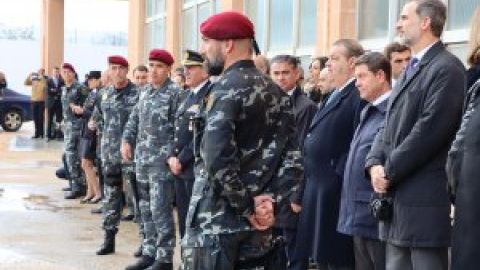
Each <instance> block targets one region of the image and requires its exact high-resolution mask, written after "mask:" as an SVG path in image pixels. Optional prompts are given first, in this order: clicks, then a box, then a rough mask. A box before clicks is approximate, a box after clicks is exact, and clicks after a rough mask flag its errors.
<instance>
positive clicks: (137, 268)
mask: <svg viewBox="0 0 480 270" xmlns="http://www.w3.org/2000/svg"><path fill="white" fill-rule="evenodd" d="M154 262H155V259H154V258H152V257H150V256H147V255H143V256H142V257H140V259H138V261H137V262H136V263H134V264H131V265H129V266H127V268H125V270H143V269H147V268H148V267H150V266H152V265H153V263H154Z"/></svg>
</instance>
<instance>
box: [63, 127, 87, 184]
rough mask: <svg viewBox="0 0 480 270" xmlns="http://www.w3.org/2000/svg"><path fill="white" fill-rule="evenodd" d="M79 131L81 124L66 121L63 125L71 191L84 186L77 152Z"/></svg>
mask: <svg viewBox="0 0 480 270" xmlns="http://www.w3.org/2000/svg"><path fill="white" fill-rule="evenodd" d="M80 133H81V126H80V125H79V124H78V123H67V125H66V126H65V157H66V159H67V166H68V171H69V173H70V180H71V181H72V191H80V190H82V189H84V188H85V180H84V177H83V173H82V166H81V161H80V154H79V152H78V147H79V144H80V137H81V134H80Z"/></svg>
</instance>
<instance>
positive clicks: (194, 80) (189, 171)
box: [167, 50, 210, 237]
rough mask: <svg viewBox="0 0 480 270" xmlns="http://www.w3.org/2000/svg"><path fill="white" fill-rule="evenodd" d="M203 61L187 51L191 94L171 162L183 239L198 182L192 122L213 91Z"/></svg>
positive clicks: (180, 113) (179, 115)
mask: <svg viewBox="0 0 480 270" xmlns="http://www.w3.org/2000/svg"><path fill="white" fill-rule="evenodd" d="M203 62H204V59H203V57H202V56H201V55H200V54H199V53H197V52H195V51H190V50H187V51H186V52H185V57H184V60H183V67H184V70H185V84H186V85H187V87H188V89H189V91H190V92H189V93H188V95H187V96H186V98H185V100H184V101H183V102H182V104H181V105H180V106H179V108H178V110H177V112H176V114H175V135H174V136H175V137H174V142H173V144H172V145H171V146H170V149H169V154H168V159H167V162H168V165H169V167H170V170H171V171H172V174H173V175H174V177H175V181H174V183H175V201H176V205H177V210H178V221H179V222H178V223H179V227H180V236H181V237H183V235H184V234H185V219H186V217H187V212H188V204H189V203H190V198H191V197H192V188H193V182H195V175H194V173H193V164H194V161H195V160H194V145H193V144H194V142H193V122H192V121H193V119H194V118H195V117H196V116H197V114H198V113H199V110H200V106H201V104H202V103H203V102H204V99H205V96H206V95H207V94H208V91H209V90H210V81H209V80H208V74H207V71H206V70H205V68H204V67H203ZM195 143H199V142H195Z"/></svg>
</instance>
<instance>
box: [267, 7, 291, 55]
mask: <svg viewBox="0 0 480 270" xmlns="http://www.w3.org/2000/svg"><path fill="white" fill-rule="evenodd" d="M270 9H271V12H270V29H269V30H270V48H269V49H270V50H283V49H289V48H291V47H292V43H293V1H275V2H273V1H272V3H271V7H270ZM262 17H263V16H262Z"/></svg>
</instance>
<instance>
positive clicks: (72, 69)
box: [62, 63, 76, 73]
mask: <svg viewBox="0 0 480 270" xmlns="http://www.w3.org/2000/svg"><path fill="white" fill-rule="evenodd" d="M62 68H63V69H69V70H70V71H71V72H73V73H76V72H75V68H74V67H73V65H72V64H70V63H63V65H62Z"/></svg>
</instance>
